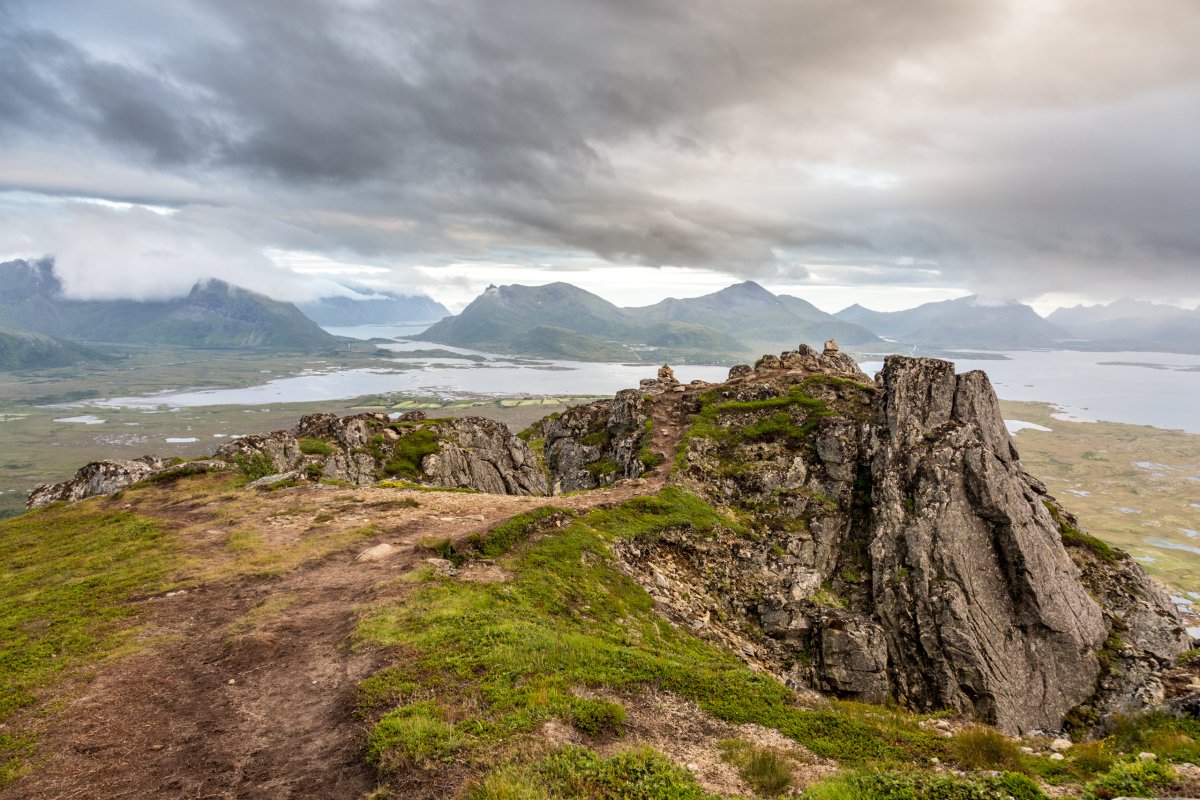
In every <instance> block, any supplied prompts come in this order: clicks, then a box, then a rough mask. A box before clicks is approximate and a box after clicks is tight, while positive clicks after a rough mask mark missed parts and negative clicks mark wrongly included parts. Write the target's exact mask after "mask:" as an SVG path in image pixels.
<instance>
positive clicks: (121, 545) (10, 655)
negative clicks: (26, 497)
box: [0, 503, 177, 785]
mask: <svg viewBox="0 0 1200 800" xmlns="http://www.w3.org/2000/svg"><path fill="white" fill-rule="evenodd" d="M176 565H177V562H176V558H175V544H174V542H173V540H172V539H171V538H170V537H169V536H167V535H166V534H164V533H163V531H162V529H161V528H160V527H159V525H158V524H157V523H156V522H154V521H152V520H149V519H146V518H144V517H140V516H138V515H136V514H134V513H131V512H127V511H120V512H113V511H108V510H105V509H103V508H101V507H98V506H97V505H96V504H94V503H87V504H83V505H79V506H70V507H57V508H49V509H45V510H42V511H34V512H30V513H28V514H24V515H22V516H19V517H15V518H13V519H9V520H5V521H3V522H0V722H3V721H4V720H5V719H7V718H8V717H10V716H11V715H12V714H13V713H14V712H16V711H18V710H19V709H22V708H25V707H27V706H30V705H32V704H33V703H35V702H36V701H37V699H38V694H39V691H40V690H42V689H44V688H45V687H47V686H49V685H51V684H52V683H53V682H54V681H55V679H57V678H58V677H59V676H60V675H62V674H63V673H64V672H65V671H67V670H69V669H71V668H72V667H76V666H79V665H81V664H84V663H87V662H89V661H93V660H96V659H98V658H102V657H104V656H105V655H107V654H109V653H112V652H114V651H116V650H117V649H119V648H120V647H121V646H122V645H123V644H124V643H125V641H126V637H125V636H124V635H123V634H124V632H125V630H126V628H125V626H124V624H123V623H125V622H126V621H127V619H128V618H129V617H130V615H131V614H132V613H133V612H132V610H131V608H130V606H129V605H127V602H126V601H127V600H128V599H129V598H130V597H131V596H134V595H140V594H144V593H147V592H152V591H156V590H159V589H161V588H162V587H163V586H164V585H165V583H166V581H167V576H168V574H169V573H170V572H171V571H172V569H173V568H174V567H175V566H176ZM29 748H30V743H29V741H28V739H27V738H25V737H23V736H21V735H19V734H18V733H6V734H5V735H4V736H0V785H2V782H3V777H2V776H6V775H7V776H10V777H11V776H14V775H15V774H16V773H17V772H18V771H19V770H20V769H21V767H20V764H21V763H22V761H23V759H24V758H25V757H26V756H27V753H28V750H29Z"/></svg>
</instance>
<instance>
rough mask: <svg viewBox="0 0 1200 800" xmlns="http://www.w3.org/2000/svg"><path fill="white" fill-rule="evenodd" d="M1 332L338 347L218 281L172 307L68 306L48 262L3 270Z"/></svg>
mask: <svg viewBox="0 0 1200 800" xmlns="http://www.w3.org/2000/svg"><path fill="white" fill-rule="evenodd" d="M0 326H4V327H8V328H15V329H18V330H24V331H34V332H37V333H42V334H46V335H49V336H56V337H61V338H65V339H78V340H83V341H91V342H110V343H127V344H166V345H180V346H185V347H201V348H261V349H274V350H299V351H306V352H308V351H322V350H329V349H332V348H336V347H338V346H339V341H338V339H337V338H336V337H334V336H331V335H330V334H328V333H326V332H325V331H323V330H321V328H320V327H318V326H317V324H316V323H315V322H313V321H312V320H310V319H308V318H307V317H305V316H304V315H303V314H301V313H300V311H299V309H297V308H296V307H295V306H294V305H292V304H291V303H281V302H278V301H276V300H272V299H271V298H269V297H267V296H265V295H261V294H257V293H255V292H251V291H248V290H246V289H241V288H239V287H237V286H232V285H230V284H228V283H225V282H223V281H218V280H208V281H202V282H200V283H197V284H196V285H195V286H194V287H193V288H192V290H191V292H190V293H188V295H187V296H186V297H182V298H178V299H174V300H164V301H145V302H140V301H136V300H83V301H81V300H68V299H65V298H64V297H63V293H62V284H61V282H60V281H59V279H58V277H57V276H56V275H55V273H54V265H53V263H52V262H50V261H38V262H28V261H10V262H6V263H3V264H0Z"/></svg>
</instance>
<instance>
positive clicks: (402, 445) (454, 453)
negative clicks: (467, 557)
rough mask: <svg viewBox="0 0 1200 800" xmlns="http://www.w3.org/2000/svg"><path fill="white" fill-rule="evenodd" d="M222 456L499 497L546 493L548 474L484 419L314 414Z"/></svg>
mask: <svg viewBox="0 0 1200 800" xmlns="http://www.w3.org/2000/svg"><path fill="white" fill-rule="evenodd" d="M313 443H316V444H313ZM217 456H218V457H220V458H224V459H226V460H230V461H233V462H236V463H240V464H246V463H253V462H254V461H255V460H258V461H260V462H261V463H264V464H265V463H269V464H270V469H271V470H272V471H273V472H276V473H281V474H282V473H287V472H291V471H296V470H301V471H303V472H304V473H305V474H306V475H310V476H312V477H313V478H319V479H321V480H326V481H345V482H347V483H353V484H356V485H358V486H366V485H369V484H372V483H375V482H377V481H381V480H400V481H413V482H417V483H422V484H425V485H428V486H439V487H443V488H462V489H475V490H477V491H480V492H489V493H493V494H522V495H528V494H545V493H546V476H545V474H544V473H543V472H542V470H541V468H540V467H539V466H538V462H537V456H536V455H535V454H534V453H533V451H532V450H530V449H529V445H527V444H526V443H525V442H524V441H522V440H521V439H519V438H517V437H516V436H514V435H513V434H512V433H511V432H510V431H509V430H508V428H507V427H505V426H504V425H503V424H501V423H499V422H496V421H495V420H490V419H484V418H483V417H459V418H455V419H426V418H425V415H424V414H422V413H420V412H411V413H409V414H405V415H402V416H401V417H400V418H399V419H396V420H392V419H391V418H390V417H389V416H388V415H387V414H379V413H375V414H357V415H354V416H349V417H339V416H337V415H336V414H308V415H306V416H304V417H302V418H301V419H300V423H299V424H298V425H297V426H296V428H295V429H294V430H292V431H276V432H275V433H272V434H268V435H266V436H247V437H245V438H243V439H238V440H237V441H234V442H230V443H229V444H227V445H225V446H224V447H222V448H221V449H220V450H218V451H217Z"/></svg>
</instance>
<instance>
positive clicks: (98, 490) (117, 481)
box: [25, 456, 168, 508]
mask: <svg viewBox="0 0 1200 800" xmlns="http://www.w3.org/2000/svg"><path fill="white" fill-rule="evenodd" d="M167 463H168V462H167V461H166V460H164V459H161V458H155V457H154V456H143V457H141V458H139V459H135V460H133V461H93V462H92V463H90V464H87V465H85V466H83V467H81V468H80V469H79V471H78V472H76V473H75V476H74V477H73V478H71V479H70V480H67V481H63V482H62V483H55V484H41V485H40V486H35V487H34V488H33V491H31V492H30V493H29V498H28V500H26V502H25V505H26V507H27V508H42V507H43V506H48V505H50V504H51V503H58V502H68V503H73V502H76V501H78V500H82V499H84V498H85V497H92V496H93V495H98V494H112V493H113V492H119V491H121V490H122V489H127V488H128V487H130V486H132V485H133V484H135V483H137V482H138V481H140V480H144V479H145V478H148V477H150V476H151V475H153V474H154V472H155V471H156V470H160V469H163V468H164V467H166V465H167Z"/></svg>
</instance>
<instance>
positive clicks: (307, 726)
mask: <svg viewBox="0 0 1200 800" xmlns="http://www.w3.org/2000/svg"><path fill="white" fill-rule="evenodd" d="M652 412H653V415H654V417H655V433H654V441H653V443H652V449H654V450H657V451H660V452H662V453H663V454H664V455H665V456H666V457H667V463H666V464H664V465H662V466H660V467H658V468H657V469H655V470H654V471H652V472H651V473H649V474H648V475H647V476H646V477H645V478H643V479H641V480H637V481H630V482H626V483H623V484H621V485H618V486H614V487H611V488H607V489H603V490H597V491H594V492H589V493H585V494H579V495H574V496H571V497H507V496H492V495H487V496H485V495H477V494H460V493H450V492H444V493H443V492H408V491H397V490H387V489H332V488H324V487H305V488H298V489H289V490H284V491H279V492H270V493H265V492H256V493H250V492H245V491H243V492H241V493H239V494H238V495H237V497H236V498H233V497H232V496H231V495H228V494H226V495H224V496H222V497H208V498H203V500H197V501H195V502H193V503H190V504H189V503H176V504H174V505H171V506H167V507H166V508H162V507H160V506H159V505H156V503H155V502H154V496H153V495H146V496H145V497H143V498H142V499H141V500H139V501H138V502H137V504H136V510H138V511H139V512H141V513H146V514H150V515H152V516H156V517H158V518H160V519H162V520H163V521H164V522H165V523H166V524H167V525H168V526H169V527H170V528H171V529H172V530H174V531H175V532H176V534H177V536H178V537H179V538H180V540H181V541H182V542H183V543H184V547H185V549H186V550H187V551H188V552H189V554H191V555H192V556H193V557H194V558H196V559H197V560H198V561H199V562H202V563H203V565H204V567H203V569H202V570H201V571H200V573H199V574H200V575H201V579H200V581H199V583H198V584H195V585H192V586H190V587H189V588H187V589H186V590H184V591H178V592H171V593H168V594H166V595H163V596H158V597H151V598H145V599H142V600H140V601H139V603H138V605H139V610H140V612H141V615H140V622H141V624H142V626H143V627H142V628H141V631H140V640H141V642H142V644H143V646H142V647H141V648H140V649H139V651H138V652H135V653H134V654H132V655H128V656H126V657H123V658H119V659H111V660H109V661H107V662H104V663H101V664H98V665H94V666H93V667H91V668H89V669H88V670H86V672H85V675H84V677H83V678H81V679H80V680H78V681H76V682H75V683H74V684H73V686H72V687H71V690H70V691H68V692H66V696H67V697H68V699H67V701H66V702H65V705H64V707H63V708H62V709H61V711H60V712H58V713H55V714H52V715H49V716H47V717H45V718H44V719H43V720H42V722H41V723H40V724H37V725H36V727H37V728H39V729H40V730H39V731H38V733H39V753H40V755H41V756H42V757H43V763H42V764H41V765H40V766H39V767H38V768H37V769H36V770H35V771H34V773H33V774H32V775H30V776H28V777H26V778H24V779H22V780H21V781H18V782H17V783H16V784H14V785H13V786H10V787H9V788H8V790H7V793H6V796H7V797H11V798H13V800H33V799H34V798H36V799H37V800H68V799H70V798H76V799H78V798H108V799H110V800H117V799H118V798H159V797H170V798H189V800H201V798H204V799H206V800H207V799H210V798H211V799H213V800H216V799H218V798H219V799H221V800H225V799H226V798H263V799H264V800H265V799H266V798H272V799H273V800H274V799H277V798H326V797H328V798H361V797H365V796H366V795H367V794H369V793H370V792H371V791H372V790H373V789H374V788H375V778H374V775H373V773H372V770H371V768H370V767H369V766H368V765H367V764H366V763H365V761H364V758H363V745H364V739H365V734H366V728H365V723H364V722H363V721H361V720H360V719H358V718H357V717H356V716H355V713H354V702H355V688H356V686H357V684H358V683H359V682H360V681H361V680H363V679H364V678H366V677H367V676H369V675H371V674H372V673H374V672H376V671H378V670H379V669H381V668H383V667H385V666H386V665H388V664H389V663H394V660H395V659H396V658H397V657H399V656H398V654H396V653H392V652H387V651H380V650H376V649H371V648H358V649H356V648H355V647H354V646H353V644H352V637H351V633H352V632H353V630H354V627H355V625H356V623H357V621H358V618H359V615H360V614H361V613H362V609H363V607H364V606H366V605H368V604H371V603H375V602H380V601H385V600H387V599H388V598H395V597H399V596H401V595H402V594H403V593H404V591H405V590H406V585H405V584H404V583H402V582H400V581H397V580H395V579H396V578H398V577H399V576H401V575H403V574H404V573H405V572H407V571H409V570H411V569H413V568H414V567H416V566H418V565H419V564H420V563H421V562H422V561H423V560H424V559H426V558H429V557H430V556H431V555H432V553H430V551H429V550H428V549H427V548H426V547H424V546H422V542H426V543H427V542H429V541H431V540H436V539H443V538H450V539H452V540H460V539H463V538H465V537H466V536H468V535H470V534H471V533H476V532H484V531H486V530H488V529H490V528H491V527H493V526H495V525H496V524H498V523H499V522H501V521H503V520H505V519H507V518H509V517H511V516H513V515H515V514H519V513H521V512H524V511H528V510H530V509H532V508H536V507H539V506H544V505H556V506H560V507H568V508H575V509H586V508H590V507H594V506H598V505H602V504H607V503H615V502H620V501H622V500H626V499H629V498H630V497H634V496H636V495H640V494H649V493H653V492H656V491H657V490H658V489H659V488H661V486H662V484H663V482H664V480H665V477H666V474H667V472H668V471H669V462H670V459H671V457H672V456H673V454H674V452H675V446H676V444H677V443H678V440H679V437H680V435H681V434H682V431H683V416H682V411H681V406H680V397H679V395H674V396H660V397H659V398H656V399H655V401H654V402H653V403H652ZM406 498H408V499H411V500H412V501H414V502H416V503H417V504H418V505H417V506H416V507H415V508H410V507H403V506H402V505H400V504H399V503H397V501H403V500H405V499H406ZM109 502H113V504H114V505H119V501H109ZM231 504H233V505H234V506H235V508H236V513H233V512H231V508H230V505H231ZM366 524H371V525H373V526H374V532H373V533H370V534H367V535H361V536H353V535H351V533H352V531H353V530H354V529H357V530H360V531H361V530H362V526H364V525H366ZM244 530H251V531H255V532H257V533H256V536H258V537H259V538H260V539H261V541H258V542H257V546H258V547H259V548H260V550H261V552H262V553H266V554H270V553H272V552H276V550H273V549H272V548H276V549H277V550H278V551H279V552H286V551H287V548H288V547H297V546H303V545H305V544H306V543H307V541H308V539H311V538H313V537H316V536H318V535H320V536H327V537H333V538H331V539H330V540H329V541H333V542H336V544H335V545H330V546H329V547H328V548H327V549H328V552H324V553H323V554H321V553H318V554H317V555H315V556H310V557H308V558H307V559H304V558H301V559H299V560H298V561H297V564H298V566H297V565H294V564H288V563H287V560H286V559H284V560H283V561H281V562H280V563H281V564H283V565H284V566H282V567H280V568H279V570H278V573H279V574H274V575H272V574H266V575H262V574H260V575H250V576H247V575H245V574H244V569H245V565H244V564H241V563H240V562H239V560H238V559H239V558H241V559H243V560H244V559H245V556H244V554H241V555H239V553H238V551H237V548H231V547H230V543H231V542H233V541H235V537H236V535H237V531H244ZM339 532H340V533H339ZM347 532H351V533H347ZM342 534H344V535H345V536H348V537H349V538H344V539H337V538H336V536H337V535H342ZM306 537H307V538H306ZM256 541H257V540H256ZM380 543H387V544H389V545H391V546H392V547H394V548H395V550H394V551H393V552H392V553H391V555H389V556H388V557H386V558H384V559H381V560H378V561H361V560H359V559H358V556H359V554H360V553H362V552H363V551H364V550H366V549H368V548H370V547H372V546H373V545H377V544H380ZM260 555H261V554H260ZM222 560H224V561H225V562H227V563H222ZM269 567H270V562H269V561H268V562H266V567H265V568H266V569H269ZM256 569H257V570H258V571H260V572H261V571H263V569H264V567H263V565H262V564H258V566H257V567H256Z"/></svg>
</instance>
